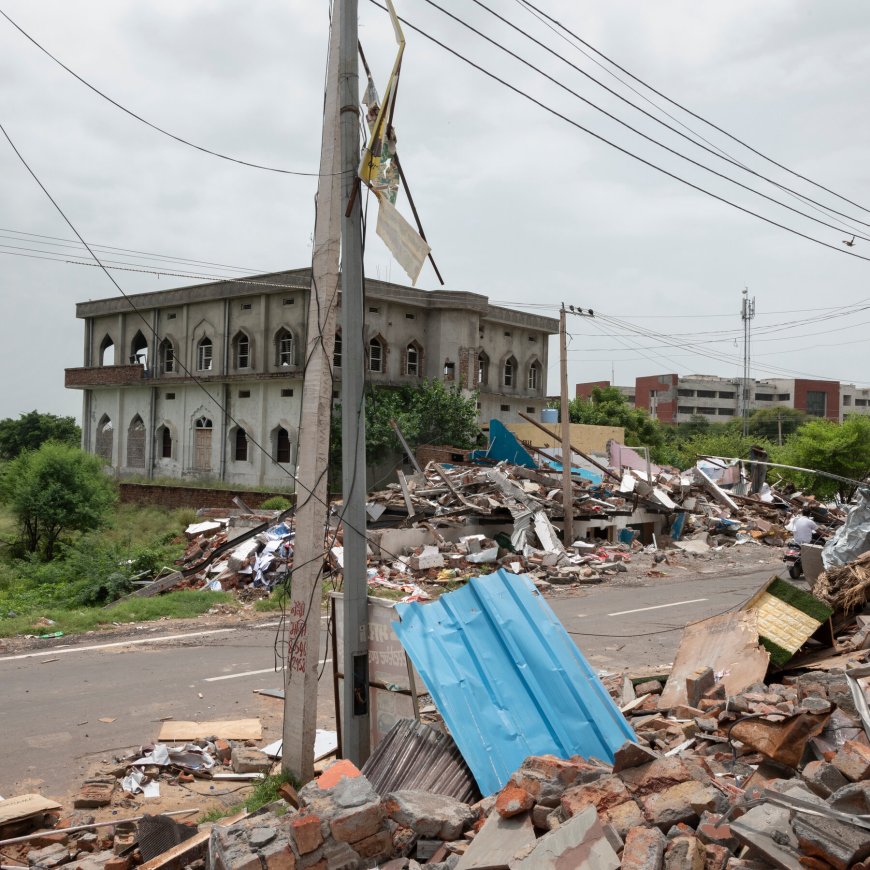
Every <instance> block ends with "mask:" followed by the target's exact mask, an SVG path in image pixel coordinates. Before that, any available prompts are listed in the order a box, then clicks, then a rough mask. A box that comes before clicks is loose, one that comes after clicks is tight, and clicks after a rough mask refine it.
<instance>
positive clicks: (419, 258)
mask: <svg viewBox="0 0 870 870" xmlns="http://www.w3.org/2000/svg"><path fill="white" fill-rule="evenodd" d="M378 201H379V203H380V209H379V211H378V226H377V234H378V235H379V236H380V237H381V239H382V240H383V242H384V244H385V245H386V246H387V248H389V250H390V253H391V254H392V255H393V256H394V257H395V258H396V262H397V263H398V264H399V265H400V266H401V267H402V268H403V269H404V270H405V272H407V274H408V277H409V278H410V279H411V284H416V283H417V278H418V277H419V276H420V270H421V269H422V268H423V263H424V262H425V261H426V257H428V256H429V251H431V250H432V249H431V248H430V247H429V245H428V244H427V243H426V241H425V240H424V239H422V238H421V237H420V235H419V234H418V233H417V231H416V230H415V229H414V227H412V226H411V224H409V223H408V222H407V221H406V220H405V219H404V218H403V217H402V215H400V214H399V212H398V210H397V209H396V207H395V206H394V205H393V204H392V203H391V202H390V201H389V200H387V199H386V197H383V196H382V197H379V199H378Z"/></svg>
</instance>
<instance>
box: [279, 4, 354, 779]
mask: <svg viewBox="0 0 870 870" xmlns="http://www.w3.org/2000/svg"><path fill="white" fill-rule="evenodd" d="M339 7H340V4H339V3H336V4H335V5H334V12H333V19H332V30H331V33H330V41H329V59H328V62H327V75H326V99H325V102H324V108H323V140H322V144H321V149H320V179H319V182H318V186H317V216H316V218H315V223H314V251H313V255H312V261H311V292H310V294H309V297H308V320H307V326H306V347H305V349H304V350H305V359H304V361H306V362H307V364H306V366H305V380H304V384H303V387H302V415H301V419H300V423H299V445H298V449H297V451H296V470H297V487H296V503H297V508H296V539H295V547H294V554H293V555H294V559H293V561H294V565H295V567H294V568H293V572H292V574H291V586H290V600H289V603H288V608H289V609H288V612H287V633H288V640H287V643H288V648H287V658H286V661H285V663H284V675H285V676H284V728H283V739H284V744H283V753H282V759H281V764H282V767H283V768H284V769H285V770H286V771H288V772H289V773H291V774H293V776H295V777H296V778H297V779H299V780H301V781H302V782H306V781H308V780H309V779H310V778H311V776H312V775H313V773H314V736H315V730H316V727H317V675H318V667H317V662H318V658H319V656H320V598H321V595H320V580H321V573H322V568H323V553H324V540H325V534H324V529H325V528H326V521H327V515H328V510H329V509H328V502H327V499H328V492H327V471H328V463H329V421H330V418H331V415H332V354H333V350H334V346H335V308H336V300H337V296H338V265H339V251H340V239H341V236H340V233H341V211H342V207H341V175H340V171H341V161H340V152H339V140H338V49H339V36H340V29H339V27H340V22H341V11H340V8H339Z"/></svg>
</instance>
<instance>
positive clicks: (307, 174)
mask: <svg viewBox="0 0 870 870" xmlns="http://www.w3.org/2000/svg"><path fill="white" fill-rule="evenodd" d="M0 15H2V16H3V17H4V18H5V19H6V20H7V21H8V22H9V23H10V24H11V25H12V26H13V27H14V28H15V29H16V30H17V31H18V32H19V33H20V34H21V35H22V36H24V37H25V38H26V39H28V40H29V41H30V42H32V43H33V45H35V46H36V47H37V48H38V49H39V50H40V51H41V52H42V53H43V54H45V55H46V56H47V57H49V58H51V60H53V61H54V62H55V63H56V64H57V65H58V66H59V67H61V69H63V70H65V71H66V72H68V73H69V74H70V75H71V76H72V77H73V78H75V79H77V80H78V81H79V82H81V83H82V84H83V85H84V86H85V87H86V88H89V89H90V90H91V91H93V92H94V93H95V94H97V95H98V96H100V97H102V98H103V99H104V100H106V101H107V102H109V103H111V104H112V105H113V106H115V108H117V109H120V110H121V111H122V112H124V113H125V114H127V115H129V116H130V117H131V118H135V119H136V120H137V121H139V122H141V123H142V124H145V126H146V127H150V128H151V129H152V130H155V131H157V132H158V133H162V134H163V135H164V136H168V137H169V138H170V139H174V140H175V141H176V142H179V143H181V144H182V145H187V146H188V147H189V148H194V149H195V150H197V151H201V152H202V153H204V154H210V155H211V156H212V157H218V158H220V159H221V160H226V161H229V162H230V163H238V164H240V165H242V166H248V167H250V168H252V169H263V170H265V171H267V172H276V173H279V174H281V175H296V176H304V177H308V178H318V177H319V175H320V173H318V172H303V171H300V170H295V169H282V168H281V167H278V166H268V165H266V164H264V163H255V162H253V161H250V160H242V159H241V158H239V157H231V156H230V155H229V154H223V153H222V152H220V151H216V150H214V149H213V148H207V147H206V146H205V145H198V144H197V143H195V142H192V141H190V140H189V139H185V138H184V137H183V136H178V135H177V134H175V133H172V132H170V131H169V130H167V129H165V128H164V127H161V126H160V125H159V124H155V123H153V122H152V121H149V120H147V119H146V118H144V117H142V115H139V114H137V113H136V112H134V111H133V110H132V109H128V108H127V107H126V106H124V105H122V104H121V103H119V102H118V101H117V100H114V99H112V97H110V96H109V95H108V94H106V93H104V92H103V91H101V90H100V89H99V88H98V87H97V86H96V85H92V84H91V83H90V82H89V81H87V79H85V78H83V77H82V76H80V75H79V74H78V73H77V72H75V70H73V69H71V68H70V67H68V66H67V65H66V64H65V63H64V62H63V61H62V60H60V58H58V57H56V56H55V55H54V54H52V53H51V52H50V51H49V50H48V49H47V48H45V46H43V45H42V44H41V43H39V42H37V40H36V39H35V38H34V37H32V36H31V35H30V34H29V33H28V32H27V31H26V30H24V28H23V27H21V26H20V25H19V24H17V23H16V22H15V21H13V20H12V18H10V17H9V16H8V15H7V14H6V13H5V12H4V11H3V10H2V9H0ZM337 174H341V173H337Z"/></svg>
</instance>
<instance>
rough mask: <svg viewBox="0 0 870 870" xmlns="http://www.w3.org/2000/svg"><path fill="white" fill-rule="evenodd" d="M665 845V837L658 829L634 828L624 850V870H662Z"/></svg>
mask: <svg viewBox="0 0 870 870" xmlns="http://www.w3.org/2000/svg"><path fill="white" fill-rule="evenodd" d="M665 843H666V840H665V835H664V834H663V833H662V832H661V831H660V830H659V829H658V828H645V827H640V826H638V827H635V828H632V829H631V830H630V831H629V832H628V834H627V835H626V837H625V847H624V848H623V850H622V868H623V870H661V866H662V862H663V858H664V852H665Z"/></svg>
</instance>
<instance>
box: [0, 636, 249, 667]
mask: <svg viewBox="0 0 870 870" xmlns="http://www.w3.org/2000/svg"><path fill="white" fill-rule="evenodd" d="M228 631H236V629H235V628H212V629H209V630H208V631H191V632H189V633H188V634H167V635H163V636H162V637H139V638H136V639H135V640H119V641H115V642H114V643H98V644H94V645H93V646H71V647H65V648H64V649H58V648H55V649H47V650H42V651H41V652H31V653H22V654H21V655H17V656H5V657H4V658H0V662H14V661H18V660H19V659H32V658H37V657H39V656H60V655H64V654H65V653H75V652H90V651H91V650H95V649H108V648H109V647H116V646H133V645H135V644H140V643H160V641H162V640H182V639H183V638H186V637H203V636H204V635H206V634H224V633H226V632H228Z"/></svg>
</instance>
